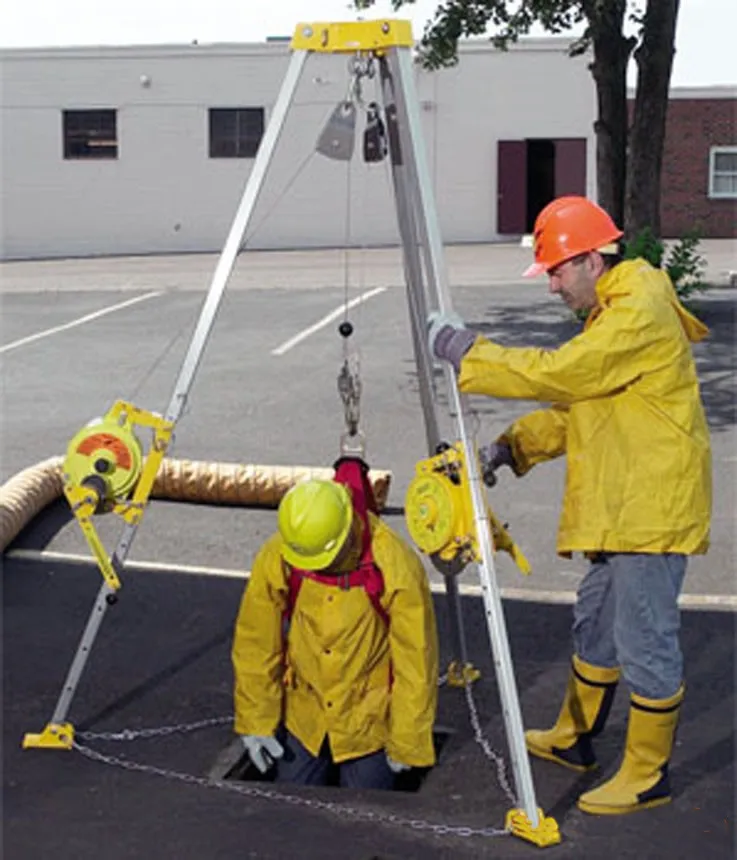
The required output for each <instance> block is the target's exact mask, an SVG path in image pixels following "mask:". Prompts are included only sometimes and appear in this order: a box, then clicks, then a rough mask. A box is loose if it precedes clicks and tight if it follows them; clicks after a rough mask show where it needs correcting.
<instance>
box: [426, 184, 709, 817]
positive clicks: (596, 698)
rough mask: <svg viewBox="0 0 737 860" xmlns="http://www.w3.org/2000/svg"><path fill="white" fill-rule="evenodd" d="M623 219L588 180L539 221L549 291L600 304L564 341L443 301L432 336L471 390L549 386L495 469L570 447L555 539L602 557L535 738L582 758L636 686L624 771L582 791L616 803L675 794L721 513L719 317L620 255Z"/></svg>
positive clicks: (488, 463) (522, 470)
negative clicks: (687, 639)
mask: <svg viewBox="0 0 737 860" xmlns="http://www.w3.org/2000/svg"><path fill="white" fill-rule="evenodd" d="M621 236H622V232H621V231H620V230H619V229H618V228H617V226H616V225H615V224H614V222H613V221H612V219H611V218H610V217H609V215H608V214H607V213H606V212H604V210H603V209H601V208H600V207H599V206H597V205H596V204H595V203H593V202H591V201H590V200H587V199H585V198H582V197H562V198H559V199H557V200H554V201H553V202H552V203H550V204H549V205H548V206H546V207H545V209H543V211H542V212H541V213H540V214H539V215H538V217H537V220H536V222H535V234H534V240H535V262H534V264H533V265H532V266H530V268H529V269H528V270H527V271H526V272H525V274H526V275H530V276H534V275H539V274H543V273H544V274H547V277H548V280H549V284H550V291H551V292H552V293H554V294H557V295H560V296H561V298H562V299H563V301H564V302H565V303H566V304H567V305H568V307H569V308H571V310H573V311H585V312H588V316H587V318H586V322H585V324H584V327H583V331H582V332H581V333H580V334H578V335H577V336H576V337H574V338H573V339H572V340H570V341H568V342H567V343H564V344H563V345H562V346H560V347H558V348H557V349H553V350H545V349H538V348H529V349H528V348H507V347H503V346H501V345H499V344H496V343H492V342H491V341H489V340H487V339H485V338H484V337H481V336H478V335H476V334H475V333H473V332H471V331H469V330H468V329H467V328H466V327H465V324H464V323H463V320H461V319H460V318H459V317H457V316H456V315H454V314H438V313H435V314H433V315H431V317H430V319H429V321H428V322H429V338H430V350H431V352H432V353H433V354H434V355H435V356H436V357H437V358H440V359H444V360H447V361H449V362H451V363H452V364H453V366H454V367H455V369H456V371H457V373H458V379H459V386H460V389H461V390H462V391H464V392H469V393H476V394H487V395H490V396H493V397H505V398H519V399H525V400H538V401H544V402H546V403H549V404H551V405H550V406H549V407H548V408H545V409H539V410H536V411H534V412H532V413H530V414H528V415H526V416H524V417H523V418H521V419H519V420H518V421H515V422H514V423H513V424H512V425H511V426H510V427H509V428H508V429H507V430H506V431H505V432H504V433H503V434H502V435H501V436H500V437H499V439H497V440H496V442H495V443H493V444H492V445H490V446H488V447H487V448H486V449H482V451H481V452H480V455H481V461H482V463H481V464H482V471H483V472H484V477H485V479H486V480H487V483H491V482H492V481H493V472H494V470H495V469H497V468H499V467H500V466H501V465H507V466H509V467H510V468H511V469H512V470H513V471H514V473H515V474H516V475H518V476H521V475H524V474H526V473H527V472H528V471H529V470H530V469H531V468H532V467H533V466H535V465H537V464H538V463H542V462H544V461H546V460H550V459H553V458H554V457H558V456H562V455H566V457H567V463H566V466H567V471H566V486H565V494H564V499H563V510H562V514H561V520H560V526H559V531H558V552H559V553H560V554H561V555H566V556H570V554H571V553H573V552H581V553H584V554H585V555H586V556H587V557H588V558H589V559H590V568H589V570H588V572H587V574H586V576H585V577H584V579H583V580H582V582H581V584H580V586H579V589H578V594H577V599H576V605H575V607H574V613H573V615H574V620H573V629H572V633H573V645H574V655H573V660H572V667H571V672H570V676H569V680H568V685H567V689H566V692H565V696H564V700H563V704H562V707H561V710H560V713H559V716H558V719H557V721H556V723H555V724H554V726H553V727H552V728H551V729H548V730H546V731H528V732H527V735H526V739H527V746H528V749H529V751H530V752H531V753H532V754H533V755H536V756H539V757H541V758H544V759H548V760H550V761H554V762H557V763H558V764H561V765H564V766H566V767H569V768H572V769H574V770H579V771H583V770H589V769H592V768H594V767H596V758H595V754H594V749H593V746H592V738H594V737H596V735H598V734H599V732H601V730H602V729H603V728H604V724H605V721H606V719H607V716H608V713H609V709H610V707H611V703H612V698H613V695H614V691H615V688H616V686H617V683H618V681H619V679H620V677H623V679H624V681H625V683H626V684H627V686H628V688H629V692H630V712H629V724H628V730H627V740H626V744H625V751H624V755H623V759H622V761H621V764H620V766H619V768H618V770H617V772H616V773H615V774H614V776H613V777H612V778H611V779H609V780H608V781H606V782H605V783H603V784H602V785H600V786H599V787H598V788H595V789H594V790H592V791H589V792H586V793H585V794H583V795H582V796H581V797H580V798H579V801H578V805H579V807H580V808H581V809H582V810H584V811H586V812H589V813H593V814H599V815H607V814H610V815H611V814H621V813H626V812H631V811H634V810H637V809H643V808H646V807H649V806H656V805H660V804H662V803H667V802H668V801H669V800H670V784H669V778H668V763H669V760H670V756H671V752H672V748H673V742H674V735H675V730H676V725H677V722H678V713H679V709H680V706H681V701H682V699H683V695H684V684H683V659H682V655H681V650H680V645H679V635H678V631H679V624H680V619H679V611H678V604H677V599H678V595H679V593H680V590H681V586H682V583H683V578H684V575H685V571H686V561H687V558H688V556H689V555H692V554H698V553H705V552H706V551H707V548H708V543H709V523H710V516H711V455H710V442H709V433H708V429H707V425H706V419H705V416H704V410H703V406H702V403H701V397H700V393H699V384H698V379H697V375H696V369H695V365H694V361H693V356H692V352H691V343H692V342H696V341H699V340H701V339H702V338H703V337H705V336H706V334H707V333H708V330H707V329H706V327H705V326H704V325H703V324H702V323H700V322H699V321H698V320H697V319H696V318H695V317H693V316H692V315H691V314H690V313H689V312H688V311H687V310H686V309H685V308H684V307H683V305H681V303H680V302H679V301H678V298H677V296H676V293H675V290H674V289H673V285H672V284H671V282H670V279H669V278H668V276H667V274H666V273H665V272H663V271H661V270H659V269H655V268H653V267H652V266H651V265H650V264H649V263H647V262H646V261H645V260H642V259H636V260H622V258H621V256H620V255H619V240H620V238H621Z"/></svg>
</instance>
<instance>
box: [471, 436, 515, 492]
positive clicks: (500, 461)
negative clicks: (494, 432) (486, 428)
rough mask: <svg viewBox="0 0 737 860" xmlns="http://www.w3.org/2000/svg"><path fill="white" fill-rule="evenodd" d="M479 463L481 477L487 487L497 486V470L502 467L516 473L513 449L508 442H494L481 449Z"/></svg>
mask: <svg viewBox="0 0 737 860" xmlns="http://www.w3.org/2000/svg"><path fill="white" fill-rule="evenodd" d="M479 461H480V463H481V477H482V478H483V479H484V483H485V484H486V486H487V487H493V486H494V484H496V470H497V469H498V468H499V467H500V466H509V468H510V469H511V470H512V471H514V470H515V468H514V457H513V456H512V449H511V448H510V447H509V445H507V443H506V442H492V443H491V445H485V446H484V447H482V448H479Z"/></svg>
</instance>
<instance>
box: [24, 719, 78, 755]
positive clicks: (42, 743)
mask: <svg viewBox="0 0 737 860" xmlns="http://www.w3.org/2000/svg"><path fill="white" fill-rule="evenodd" d="M73 742H74V726H73V725H72V724H71V723H49V724H48V725H47V726H46V728H45V729H44V730H43V731H42V732H41V733H40V734H31V733H30V732H29V733H28V734H26V735H24V737H23V749H24V750H27V749H34V748H35V749H56V750H70V749H71V748H72V744H73Z"/></svg>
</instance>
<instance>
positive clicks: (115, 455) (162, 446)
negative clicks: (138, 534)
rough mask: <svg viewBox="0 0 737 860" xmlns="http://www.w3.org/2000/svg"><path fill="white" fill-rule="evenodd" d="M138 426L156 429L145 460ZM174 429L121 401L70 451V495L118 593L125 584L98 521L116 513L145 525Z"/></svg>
mask: <svg viewBox="0 0 737 860" xmlns="http://www.w3.org/2000/svg"><path fill="white" fill-rule="evenodd" d="M136 426H140V427H147V428H150V429H152V430H153V434H154V435H153V442H152V445H151V448H150V449H149V452H148V454H147V456H145V457H144V453H143V446H142V444H141V442H140V440H139V438H138V436H137V435H136V433H135V432H134V427H136ZM173 428H174V425H173V422H171V421H166V420H165V419H164V418H162V417H161V416H160V415H157V414H156V413H153V412H147V411H145V410H143V409H139V408H138V407H137V406H134V405H133V404H131V403H127V402H126V401H124V400H118V401H116V403H115V404H114V405H113V406H112V408H111V409H110V410H109V411H108V412H107V413H106V414H105V415H104V416H103V417H102V418H97V419H95V420H94V421H91V422H90V423H89V424H87V425H86V426H85V427H83V428H82V429H81V430H80V431H79V432H78V433H77V434H76V435H75V436H74V437H73V438H72V439H71V441H70V442H69V445H68V446H67V451H66V456H65V458H64V464H63V473H64V495H65V496H66V498H67V500H68V502H69V504H70V506H71V509H72V513H73V514H74V516H75V518H76V520H77V522H78V523H79V525H80V528H81V529H82V532H83V533H84V536H85V538H86V539H87V543H88V544H89V546H90V549H91V550H92V553H93V555H94V556H95V559H96V561H97V564H98V566H99V568H100V572H101V573H102V576H103V578H104V579H105V581H106V583H107V584H108V585H109V586H110V588H111V589H113V590H114V591H116V590H117V589H118V588H120V579H119V577H118V574H117V572H116V570H115V567H114V565H113V561H112V560H111V558H110V557H109V556H108V554H107V552H106V551H105V547H104V546H103V544H102V541H101V540H100V537H99V535H98V534H97V530H96V529H95V527H94V525H93V523H92V517H93V516H95V515H98V514H105V513H110V512H112V513H115V514H118V515H119V516H121V517H122V518H123V519H124V520H125V521H126V523H128V524H129V525H133V524H137V523H139V522H140V520H141V518H142V517H143V511H144V508H145V506H146V503H147V501H148V497H149V495H150V494H151V490H152V488H153V483H154V479H155V478H156V474H157V473H158V471H159V467H160V465H161V461H162V459H163V458H164V455H165V454H166V451H167V449H168V447H169V443H170V441H171V434H172V430H173Z"/></svg>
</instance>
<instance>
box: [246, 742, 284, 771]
mask: <svg viewBox="0 0 737 860" xmlns="http://www.w3.org/2000/svg"><path fill="white" fill-rule="evenodd" d="M241 740H242V741H243V746H244V747H245V748H246V750H248V755H249V756H250V757H251V761H252V762H253V764H254V765H255V767H257V768H258V770H260V771H261V773H266V771H267V770H268V769H269V768H270V767H271V765H272V764H273V763H274V762H275V761H276V759H279V758H281V757H282V756H283V755H284V747H283V746H282V745H281V744H280V743H279V741H278V740H277V739H276V738H274V737H272V736H271V735H241Z"/></svg>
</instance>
